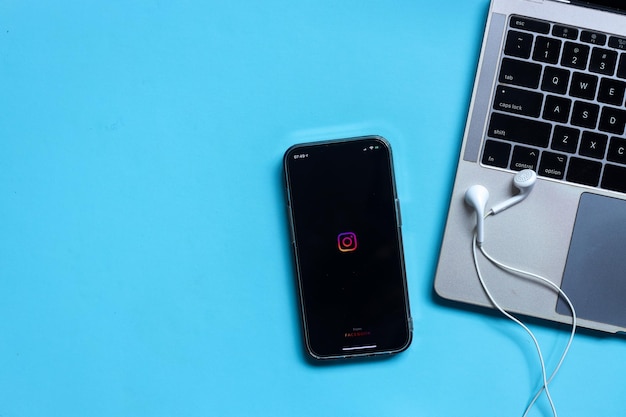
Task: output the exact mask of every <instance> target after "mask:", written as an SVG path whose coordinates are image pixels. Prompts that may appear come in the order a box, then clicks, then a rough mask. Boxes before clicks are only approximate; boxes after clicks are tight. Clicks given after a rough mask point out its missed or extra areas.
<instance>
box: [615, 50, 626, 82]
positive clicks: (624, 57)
mask: <svg viewBox="0 0 626 417" xmlns="http://www.w3.org/2000/svg"><path fill="white" fill-rule="evenodd" d="M617 76H618V77H620V78H626V54H621V55H620V57H619V65H618V66H617Z"/></svg>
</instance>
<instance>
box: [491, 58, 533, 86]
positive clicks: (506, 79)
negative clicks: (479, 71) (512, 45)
mask: <svg viewBox="0 0 626 417" xmlns="http://www.w3.org/2000/svg"><path fill="white" fill-rule="evenodd" d="M540 78H541V65H539V64H533V63H532V62H525V61H519V60H517V59H511V58H504V59H503V60H502V66H501V67H500V78H499V80H500V82H501V83H507V84H514V85H519V86H521V87H528V88H537V87H538V86H539V79H540Z"/></svg>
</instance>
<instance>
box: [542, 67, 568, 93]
mask: <svg viewBox="0 0 626 417" xmlns="http://www.w3.org/2000/svg"><path fill="white" fill-rule="evenodd" d="M569 75H570V72H569V71H568V70H566V69H562V68H555V67H546V69H545V71H544V74H543V80H542V81H541V89H542V90H543V91H548V92H550V93H556V94H565V93H566V92H567V86H568V85H569Z"/></svg>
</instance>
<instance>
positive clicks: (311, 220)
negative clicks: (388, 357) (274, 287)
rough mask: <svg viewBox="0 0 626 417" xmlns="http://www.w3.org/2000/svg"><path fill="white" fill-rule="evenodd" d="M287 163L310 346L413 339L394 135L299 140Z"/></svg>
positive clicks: (343, 351) (322, 348)
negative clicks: (389, 138) (391, 137)
mask: <svg viewBox="0 0 626 417" xmlns="http://www.w3.org/2000/svg"><path fill="white" fill-rule="evenodd" d="M284 164H285V175H286V182H287V196H288V204H289V209H290V210H289V211H290V214H291V226H292V229H291V230H292V236H293V244H294V252H295V258H296V269H297V275H298V283H299V291H300V303H301V308H302V316H303V321H304V333H305V341H306V345H307V348H308V350H309V353H310V354H311V355H312V356H314V357H316V358H333V357H348V356H360V355H372V354H377V353H394V352H398V351H401V350H404V349H406V348H407V347H408V345H409V343H410V341H411V323H410V314H409V304H408V295H407V289H406V277H405V270H404V257H403V252H402V240H401V233H400V223H399V218H398V217H399V211H398V210H397V198H396V191H395V183H394V176H393V165H392V159H391V149H390V147H389V144H388V143H387V142H386V141H385V140H384V139H383V138H381V137H378V136H372V137H365V138H357V139H351V140H342V141H332V142H322V143H314V144H303V145H296V146H293V147H291V148H290V149H289V150H288V151H287V152H286V153H285V158H284Z"/></svg>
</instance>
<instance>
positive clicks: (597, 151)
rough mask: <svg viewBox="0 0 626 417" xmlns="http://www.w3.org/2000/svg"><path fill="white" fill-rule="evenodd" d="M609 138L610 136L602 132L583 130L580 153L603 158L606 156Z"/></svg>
mask: <svg viewBox="0 0 626 417" xmlns="http://www.w3.org/2000/svg"><path fill="white" fill-rule="evenodd" d="M608 140H609V137H608V136H607V135H603V134H601V133H595V132H583V136H582V138H581V139H580V149H579V150H578V153H579V154H580V155H582V156H588V157H591V158H596V159H602V158H604V153H605V151H606V144H607V141H608Z"/></svg>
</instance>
